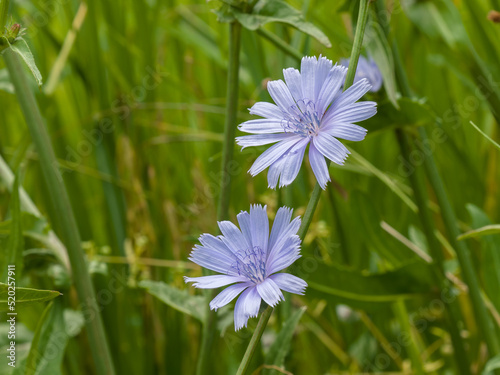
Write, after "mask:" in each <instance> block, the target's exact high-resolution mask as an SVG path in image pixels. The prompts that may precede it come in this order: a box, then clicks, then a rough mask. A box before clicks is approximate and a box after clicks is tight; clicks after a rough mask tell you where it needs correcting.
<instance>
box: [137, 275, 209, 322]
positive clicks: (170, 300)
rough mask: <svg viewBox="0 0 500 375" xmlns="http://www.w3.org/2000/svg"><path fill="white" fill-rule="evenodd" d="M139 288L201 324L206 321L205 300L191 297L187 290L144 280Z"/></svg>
mask: <svg viewBox="0 0 500 375" xmlns="http://www.w3.org/2000/svg"><path fill="white" fill-rule="evenodd" d="M139 286H140V287H141V288H144V289H146V290H147V291H148V293H150V294H151V295H153V296H155V297H156V298H158V299H159V300H160V301H162V302H164V303H166V304H167V305H169V306H171V307H173V308H174V309H176V310H178V311H180V312H182V313H184V314H188V315H190V316H192V317H193V318H196V319H198V320H199V321H200V322H204V321H205V320H206V316H205V306H204V304H205V298H203V297H200V296H193V295H190V294H189V292H188V291H187V290H179V289H177V288H175V287H173V286H171V285H168V284H166V283H164V282H160V281H151V280H143V281H141V282H140V283H139Z"/></svg>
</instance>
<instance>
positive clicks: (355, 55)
mask: <svg viewBox="0 0 500 375" xmlns="http://www.w3.org/2000/svg"><path fill="white" fill-rule="evenodd" d="M370 2H371V0H361V1H360V4H359V13H358V21H357V22H356V33H355V34H354V43H353V45H352V50H351V58H350V59H349V67H348V69H347V75H346V77H345V83H344V91H345V90H347V89H348V88H349V87H351V86H352V84H353V83H354V77H355V76H356V69H357V67H358V61H359V55H360V54H361V48H362V47H363V38H364V36H365V29H366V21H367V20H368V5H369V4H370Z"/></svg>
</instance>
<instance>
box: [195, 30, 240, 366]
mask: <svg viewBox="0 0 500 375" xmlns="http://www.w3.org/2000/svg"><path fill="white" fill-rule="evenodd" d="M240 42H241V25H240V24H239V23H238V22H233V23H231V24H230V28H229V66H228V71H227V94H226V121H225V124H224V144H223V146H222V165H221V179H220V192H219V202H218V207H217V220H218V221H221V220H226V219H227V218H228V216H229V202H230V193H231V180H232V172H231V169H232V166H231V164H232V163H233V154H234V137H235V132H236V117H237V112H238V87H239V69H240ZM206 297H207V299H208V300H210V299H212V298H213V297H214V293H213V291H207V293H206ZM207 302H208V301H207ZM206 309H207V321H206V322H205V324H204V325H203V331H202V341H201V347H200V355H199V357H198V364H197V367H196V374H197V375H202V374H206V373H209V371H208V363H209V360H210V347H211V346H212V342H213V339H214V337H215V329H216V322H217V319H216V318H217V315H216V312H215V311H213V310H210V307H209V304H208V303H207V307H206Z"/></svg>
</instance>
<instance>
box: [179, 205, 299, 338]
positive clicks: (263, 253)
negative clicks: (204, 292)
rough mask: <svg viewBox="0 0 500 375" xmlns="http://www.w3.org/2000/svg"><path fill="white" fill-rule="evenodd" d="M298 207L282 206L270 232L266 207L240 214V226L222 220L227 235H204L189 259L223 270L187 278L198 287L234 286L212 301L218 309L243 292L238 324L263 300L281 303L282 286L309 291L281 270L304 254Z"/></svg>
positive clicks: (244, 323)
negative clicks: (294, 209) (299, 233)
mask: <svg viewBox="0 0 500 375" xmlns="http://www.w3.org/2000/svg"><path fill="white" fill-rule="evenodd" d="M292 212H293V210H292V209H290V208H286V207H281V208H280V209H279V210H278V212H277V213H276V217H275V219H274V223H273V226H272V229H271V234H269V220H268V218H267V212H266V206H264V207H262V206H260V205H254V206H251V207H250V213H248V212H246V211H242V212H241V213H239V214H238V215H237V219H238V223H239V225H240V228H241V230H240V229H238V227H237V226H236V225H234V224H233V223H231V222H230V221H220V222H219V223H218V224H219V228H220V231H221V233H222V235H220V236H218V237H215V236H212V235H211V234H203V235H201V236H200V238H199V241H200V243H201V246H200V245H195V247H194V248H193V251H192V252H191V254H190V257H189V259H190V260H191V261H193V262H195V263H196V264H199V265H200V266H202V267H205V268H208V269H209V270H212V271H215V272H219V273H220V274H221V275H211V276H201V277H184V280H185V281H186V282H194V284H193V285H194V286H195V287H196V288H202V289H213V288H219V287H221V286H226V285H229V284H232V285H230V286H228V287H227V288H226V289H224V290H223V291H222V292H220V293H219V294H218V295H217V296H216V297H215V298H214V299H213V300H212V301H211V302H210V308H211V309H212V310H214V309H215V310H217V309H218V308H221V307H222V306H225V305H227V304H228V303H229V302H231V301H232V300H233V299H234V298H236V297H237V296H238V295H239V294H240V293H241V295H240V297H239V298H238V300H237V301H236V306H235V308H234V328H235V330H239V329H240V328H242V327H243V326H245V327H246V326H247V322H248V319H249V318H250V317H256V316H257V315H258V313H259V309H260V304H261V300H264V301H265V302H266V303H267V304H268V305H270V306H273V307H274V306H275V305H276V304H277V303H278V302H279V301H280V300H284V297H283V293H282V292H281V290H284V291H287V292H290V293H295V294H304V290H305V288H306V287H307V283H306V282H305V281H304V280H302V279H300V278H298V277H296V276H293V275H291V274H289V273H277V272H278V271H281V270H283V269H285V268H286V267H288V266H290V265H291V264H292V263H293V262H295V261H296V260H297V259H298V258H300V243H301V241H300V238H299V236H298V235H297V231H298V230H299V227H300V217H296V218H295V219H293V220H291V219H292Z"/></svg>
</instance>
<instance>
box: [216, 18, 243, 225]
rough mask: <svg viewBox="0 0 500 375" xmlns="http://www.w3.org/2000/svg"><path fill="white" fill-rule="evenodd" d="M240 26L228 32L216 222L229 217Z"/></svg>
mask: <svg viewBox="0 0 500 375" xmlns="http://www.w3.org/2000/svg"><path fill="white" fill-rule="evenodd" d="M240 41H241V25H240V24H239V23H238V22H233V23H231V25H230V31H229V66H228V71H227V95H226V122H225V124H224V144H223V146H222V165H221V180H220V193H219V205H218V209H217V220H219V221H220V220H225V219H227V217H228V216H229V201H230V193H231V180H232V172H231V169H232V168H231V164H232V162H233V154H234V136H235V132H236V116H237V112H238V86H239V85H238V84H239V70H240Z"/></svg>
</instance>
